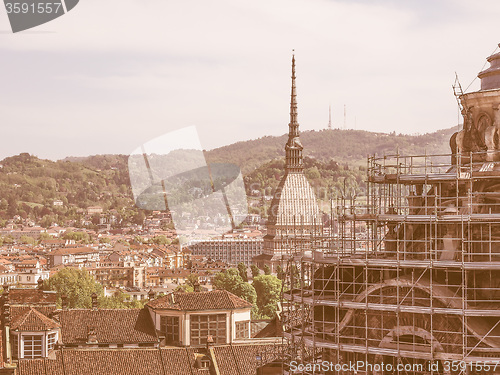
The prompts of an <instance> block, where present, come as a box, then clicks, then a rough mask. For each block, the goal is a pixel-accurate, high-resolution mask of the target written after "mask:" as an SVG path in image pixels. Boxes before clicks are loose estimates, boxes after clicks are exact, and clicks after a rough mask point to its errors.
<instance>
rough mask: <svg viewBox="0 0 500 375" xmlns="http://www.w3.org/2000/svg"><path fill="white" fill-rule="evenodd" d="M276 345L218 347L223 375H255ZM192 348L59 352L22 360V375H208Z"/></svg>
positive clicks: (277, 351)
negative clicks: (51, 356)
mask: <svg viewBox="0 0 500 375" xmlns="http://www.w3.org/2000/svg"><path fill="white" fill-rule="evenodd" d="M266 348H268V349H270V350H273V351H275V352H276V353H277V355H278V358H279V353H280V352H279V348H277V347H274V346H272V345H261V344H250V345H224V346H214V348H213V351H214V354H215V359H216V361H217V364H218V366H219V373H220V374H221V375H254V374H255V373H256V365H257V361H256V355H257V354H261V353H262V352H263V351H264V350H266ZM196 354H197V351H196V350H195V349H191V348H161V349H84V350H82V349H73V350H63V351H60V350H56V351H55V359H32V360H20V361H19V363H18V375H103V374H105V375H144V374H148V375H208V374H209V372H208V371H206V370H201V369H198V368H196V357H195V355H196Z"/></svg>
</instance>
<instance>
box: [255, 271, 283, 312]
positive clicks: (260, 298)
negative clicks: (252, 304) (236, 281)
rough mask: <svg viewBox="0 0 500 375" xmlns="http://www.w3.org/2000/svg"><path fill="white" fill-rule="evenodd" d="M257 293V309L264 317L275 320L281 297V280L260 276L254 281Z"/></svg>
mask: <svg viewBox="0 0 500 375" xmlns="http://www.w3.org/2000/svg"><path fill="white" fill-rule="evenodd" d="M252 285H253V287H254V289H255V292H256V293H257V307H258V308H259V313H260V315H261V316H262V317H265V318H269V319H271V318H273V317H274V314H275V313H276V310H277V309H278V302H279V301H280V296H281V280H279V279H278V278H277V277H276V276H273V275H259V276H257V277H255V278H254V279H253V284H252Z"/></svg>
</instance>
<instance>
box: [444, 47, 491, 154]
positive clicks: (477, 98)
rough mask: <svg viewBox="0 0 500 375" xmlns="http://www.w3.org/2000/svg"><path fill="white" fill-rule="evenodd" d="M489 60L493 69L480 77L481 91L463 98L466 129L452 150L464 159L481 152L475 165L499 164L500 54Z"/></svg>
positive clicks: (461, 100)
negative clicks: (483, 163)
mask: <svg viewBox="0 0 500 375" xmlns="http://www.w3.org/2000/svg"><path fill="white" fill-rule="evenodd" d="M487 60H488V62H489V63H490V67H489V68H488V69H486V70H483V71H482V72H480V73H479V74H478V77H479V78H480V79H481V90H479V91H475V92H471V93H467V94H463V95H461V96H460V102H461V104H462V108H463V110H462V114H463V116H464V128H463V130H462V131H460V132H459V133H457V136H456V141H455V142H456V146H455V147H456V150H453V151H456V153H457V154H459V155H460V156H462V157H467V154H469V153H471V152H479V153H480V154H479V155H476V156H475V158H474V161H499V160H500V152H499V151H500V142H499V129H500V111H499V108H500V53H496V54H494V55H491V56H490V57H488V58H487ZM452 142H453V140H452ZM452 148H454V145H453V144H452Z"/></svg>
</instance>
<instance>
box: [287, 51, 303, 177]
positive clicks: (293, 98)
mask: <svg viewBox="0 0 500 375" xmlns="http://www.w3.org/2000/svg"><path fill="white" fill-rule="evenodd" d="M297 116H298V113H297V88H296V86H295V55H293V57H292V92H291V95H290V123H289V124H288V142H287V143H286V146H285V153H286V170H287V171H294V172H299V171H301V170H302V169H303V168H304V166H303V164H302V150H303V148H304V147H303V146H302V144H301V143H300V138H299V122H298V120H297Z"/></svg>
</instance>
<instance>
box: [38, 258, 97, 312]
mask: <svg viewBox="0 0 500 375" xmlns="http://www.w3.org/2000/svg"><path fill="white" fill-rule="evenodd" d="M44 289H45V290H55V291H56V292H57V304H58V306H61V296H62V295H66V296H67V303H68V307H70V308H90V307H92V293H96V294H97V296H98V297H101V298H102V296H103V290H102V286H101V284H99V283H98V282H96V281H95V280H94V278H93V277H92V275H91V274H90V273H88V272H87V271H86V270H80V269H76V268H69V267H68V268H63V269H62V270H60V271H59V272H57V273H56V274H54V275H52V276H51V277H50V278H48V279H47V280H45V281H44Z"/></svg>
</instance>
